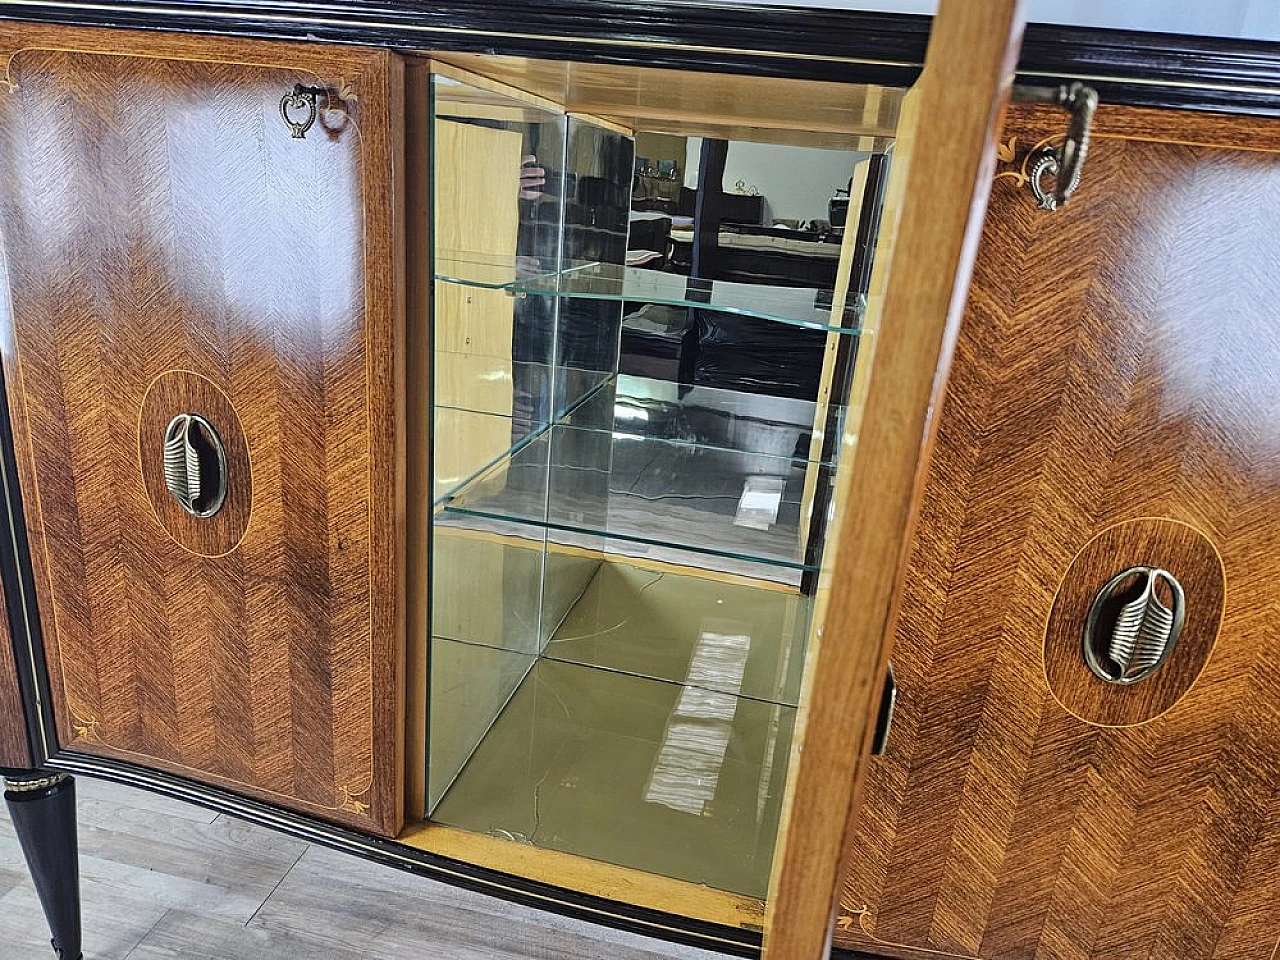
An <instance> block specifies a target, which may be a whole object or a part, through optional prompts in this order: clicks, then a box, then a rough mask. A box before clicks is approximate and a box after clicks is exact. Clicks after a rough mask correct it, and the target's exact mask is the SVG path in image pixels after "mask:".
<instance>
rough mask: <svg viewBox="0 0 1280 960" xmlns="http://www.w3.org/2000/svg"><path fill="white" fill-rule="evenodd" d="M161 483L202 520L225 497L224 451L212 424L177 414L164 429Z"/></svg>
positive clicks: (209, 514) (196, 416)
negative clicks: (162, 476)
mask: <svg viewBox="0 0 1280 960" xmlns="http://www.w3.org/2000/svg"><path fill="white" fill-rule="evenodd" d="M164 485H165V487H166V488H168V490H169V495H170V496H172V497H173V499H175V500H177V501H178V504H179V505H180V506H181V507H182V509H183V510H185V511H186V512H187V513H189V514H191V516H193V517H199V518H200V519H205V518H208V517H212V516H213V515H214V514H215V513H217V512H218V511H219V510H221V509H222V504H223V502H224V501H225V500H226V498H227V454H226V451H225V450H224V449H223V447H222V439H221V438H220V437H219V436H218V431H216V430H214V429H213V424H211V423H209V421H208V420H206V419H205V418H204V417H201V416H199V415H197V414H194V413H180V414H178V415H177V416H176V417H174V418H173V419H172V420H170V421H169V426H168V427H167V428H166V429H165V432H164Z"/></svg>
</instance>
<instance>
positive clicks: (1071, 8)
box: [713, 0, 1280, 40]
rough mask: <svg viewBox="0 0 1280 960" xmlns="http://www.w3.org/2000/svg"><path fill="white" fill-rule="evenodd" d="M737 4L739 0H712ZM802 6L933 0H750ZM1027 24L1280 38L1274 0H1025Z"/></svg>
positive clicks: (890, 8)
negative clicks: (1209, 0) (1208, 1)
mask: <svg viewBox="0 0 1280 960" xmlns="http://www.w3.org/2000/svg"><path fill="white" fill-rule="evenodd" d="M713 2H717V3H737V2H739V0H713ZM752 2H753V3H769V4H785V5H787V6H801V7H843V8H846V9H850V10H879V11H884V12H888V13H927V14H932V13H933V12H934V11H935V10H936V9H937V8H938V2H937V0H752ZM1027 22H1028V23H1069V24H1075V25H1078V26H1082V27H1110V28H1112V29H1116V30H1146V31H1154V32H1160V33H1183V34H1189V35H1191V36H1204V37H1245V38H1248V39H1251V40H1280V3H1277V2H1276V0H1213V2H1212V3H1204V2H1203V0H1194V2H1192V0H1123V2H1119V0H1027Z"/></svg>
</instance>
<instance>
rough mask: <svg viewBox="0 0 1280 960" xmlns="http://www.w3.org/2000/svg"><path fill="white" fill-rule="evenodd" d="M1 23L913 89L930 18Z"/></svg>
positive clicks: (297, 0) (255, 6)
mask: <svg viewBox="0 0 1280 960" xmlns="http://www.w3.org/2000/svg"><path fill="white" fill-rule="evenodd" d="M0 16H4V17H9V18H14V19H24V20H37V21H43V22H52V23H66V24H77V25H85V26H107V27H128V28H132V29H147V30H169V31H180V32H183V31H185V32H201V33H216V34H226V35H232V36H246V37H265V38H275V39H289V40H313V41H314V40H319V41H327V42H339V43H361V44H372V45H383V46H391V47H397V48H400V49H407V50H432V49H436V50H455V51H464V52H476V53H501V54H507V55H513V56H533V57H555V58H561V59H575V60H584V61H592V62H599V63H617V64H626V65H634V66H652V67H672V68H680V69H691V70H709V71H719V72H727V73H750V74H754V75H759V76H777V77H792V78H798V79H822V80H834V81H842V82H875V83H882V84H887V85H898V86H905V85H907V84H910V83H911V82H912V81H913V80H914V79H915V77H916V76H917V75H918V74H919V70H920V66H921V64H922V63H923V62H924V50H925V46H926V44H927V41H928V35H929V18H927V17H911V16H900V15H895V14H878V13H859V12H852V11H843V10H810V9H796V8H778V7H756V6H750V5H742V6H738V5H731V4H718V3H703V2H683V0H647V2H618V3H615V2H605V0H551V2H539V3H533V4H531V3H520V2H515V0H497V2H492V3H490V2H485V0H445V2H442V3H432V2H426V0H404V2H382V3H367V2H366V3H360V2H354V3H306V2H303V0H238V2H237V0H222V2H212V0H155V2H146V0H142V2H139V0H61V2H56V0H54V2H49V0H0Z"/></svg>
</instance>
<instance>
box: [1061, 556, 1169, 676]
mask: <svg viewBox="0 0 1280 960" xmlns="http://www.w3.org/2000/svg"><path fill="white" fill-rule="evenodd" d="M1135 578H1136V579H1135ZM1161 584H1164V585H1165V587H1166V588H1167V590H1168V593H1169V596H1170V598H1171V599H1170V604H1171V605H1170V606H1166V605H1165V603H1164V602H1163V601H1162V600H1161V599H1160V596H1159V588H1160V585H1161ZM1185 618H1186V596H1185V595H1184V594H1183V591H1182V584H1180V583H1178V580H1177V578H1176V577H1174V575H1173V574H1171V573H1170V572H1169V571H1168V570H1161V569H1159V568H1158V567H1130V568H1129V569H1127V570H1122V571H1121V572H1120V573H1117V574H1116V575H1115V576H1114V577H1112V578H1111V579H1110V580H1108V581H1107V582H1106V584H1105V585H1103V587H1102V589H1101V590H1099V591H1098V595H1097V596H1096V597H1094V600H1093V605H1092V606H1091V607H1090V608H1089V619H1088V620H1087V621H1086V623H1085V627H1084V659H1085V663H1087V664H1088V665H1089V669H1090V670H1092V671H1093V673H1094V674H1095V675H1096V676H1097V677H1098V678H1100V679H1102V680H1105V681H1106V682H1107V683H1119V684H1130V683H1137V682H1138V681H1140V680H1145V679H1146V678H1147V677H1149V676H1151V675H1152V674H1153V673H1155V672H1156V670H1158V669H1159V668H1160V665H1161V664H1163V663H1164V662H1165V660H1167V659H1168V658H1169V654H1171V653H1172V652H1173V648H1174V647H1175V646H1177V644H1178V635H1179V634H1181V633H1182V624H1183V622H1184V620H1185Z"/></svg>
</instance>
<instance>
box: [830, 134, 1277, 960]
mask: <svg viewBox="0 0 1280 960" xmlns="http://www.w3.org/2000/svg"><path fill="white" fill-rule="evenodd" d="M1010 113H1011V116H1010V120H1009V122H1008V125H1007V129H1006V132H1005V134H1004V137H1003V139H1004V141H1005V142H1006V144H1007V143H1008V141H1009V140H1010V139H1011V138H1012V139H1013V140H1014V141H1015V142H1014V144H1013V150H1014V151H1015V152H1016V153H1017V154H1018V159H1020V157H1021V155H1022V153H1023V152H1024V151H1025V150H1026V149H1027V147H1029V146H1031V145H1033V144H1035V143H1036V142H1038V141H1040V140H1042V139H1044V138H1046V137H1048V136H1050V135H1052V134H1055V133H1059V132H1060V131H1061V124H1062V119H1061V118H1060V117H1058V116H1055V115H1053V114H1052V113H1045V112H1043V111H1031V110H1027V109H1026V108H1020V109H1019V108H1015V109H1011V111H1010ZM1135 113H1136V114H1138V116H1136V117H1135V116H1133V115H1134V114H1135ZM1098 127H1099V133H1100V134H1101V135H1100V136H1099V137H1097V138H1096V139H1095V141H1094V144H1093V147H1092V150H1091V152H1090V154H1089V158H1088V163H1087V165H1086V168H1085V172H1084V179H1083V183H1082V185H1081V187H1080V191H1079V193H1078V194H1077V196H1076V197H1075V199H1073V200H1072V201H1071V203H1070V204H1069V205H1068V206H1067V207H1066V208H1065V209H1064V210H1062V211H1059V212H1057V213H1054V214H1048V213H1045V212H1042V211H1039V210H1037V209H1036V208H1035V206H1034V203H1033V202H1032V200H1031V199H1030V197H1029V194H1028V192H1027V189H1026V187H1025V186H1024V185H1023V184H1022V183H1021V182H1019V179H1018V177H1017V175H1016V172H1017V170H1018V166H1017V165H1016V164H1015V165H1012V166H1008V167H1004V168H1002V169H1003V170H1004V171H1005V172H1006V174H1007V175H1005V176H1001V177H999V178H998V179H997V182H996V184H995V190H994V193H993V195H992V199H991V206H990V209H989V213H988V217H987V225H986V230H985V234H984V237H983V242H982V248H981V250H980V253H979V256H978V263H977V269H976V273H975V276H974V281H973V286H972V290H971V293H970V296H969V305H968V310H967V315H966V318H965V325H964V328H963V329H962V332H961V336H960V343H959V347H958V351H957V354H956V357H955V362H954V366H953V368H952V373H951V381H950V388H949V395H948V398H947V401H946V406H945V409H944V412H943V414H942V422H941V427H940V433H939V436H938V441H937V448H936V454H935V458H934V461H933V464H932V468H931V476H930V480H929V483H928V487H927V490H926V491H925V494H924V506H923V514H922V518H921V523H920V526H919V530H918V535H917V539H916V544H915V548H914V556H913V560H912V562H911V566H910V569H909V571H908V573H907V587H906V598H905V601H904V607H903V619H902V623H901V627H900V630H899V634H898V638H897V642H896V646H895V649H894V656H893V661H894V664H895V667H896V670H897V676H898V681H899V683H900V685H901V696H900V699H899V706H898V714H897V717H896V719H895V722H894V727H893V733H892V738H891V740H890V745H889V752H888V754H887V755H886V756H885V757H884V758H882V759H881V760H879V761H878V762H877V763H876V764H875V765H874V769H873V771H872V775H871V777H870V779H869V782H868V786H867V792H866V801H865V805H864V806H863V808H862V814H861V816H860V818H859V820H858V826H857V829H856V830H855V832H854V834H853V836H851V837H850V840H849V849H848V861H847V868H846V871H845V876H844V884H843V892H842V905H843V909H842V916H841V918H840V923H839V925H838V931H837V940H838V942H839V943H841V944H843V945H845V946H850V947H855V948H859V949H863V950H868V951H870V952H873V953H877V954H885V955H892V956H901V957H937V956H940V955H941V956H959V957H981V958H984V960H1031V958H1035V960H1050V958H1053V960H1086V958H1096V960H1139V958H1141V960H1209V958H1214V960H1270V958H1271V957H1272V955H1273V952H1274V951H1275V949H1276V944H1277V935H1278V934H1280V904H1278V903H1277V897H1278V896H1280V153H1276V152H1271V151H1274V150H1276V149H1277V148H1278V147H1280V136H1277V134H1280V124H1276V123H1275V122H1274V121H1259V120H1256V119H1247V118H1236V119H1227V118H1221V117H1211V116H1207V115H1193V116H1187V115H1182V116H1169V117H1167V118H1163V119H1162V118H1161V117H1160V116H1159V114H1158V113H1156V112H1150V111H1125V110H1106V109H1105V108H1104V110H1102V111H1101V112H1100V114H1099V121H1098ZM1112 134H1114V136H1111V135H1112ZM1196 144H1215V146H1203V145H1196ZM1231 144H1237V145H1239V146H1240V149H1235V148H1232V147H1231V146H1229V145H1231ZM1245 148H1247V149H1245ZM1006 150H1008V148H1007V147H1006ZM1148 516H1153V517H1168V518H1171V519H1173V520H1177V521H1181V522H1183V523H1186V524H1189V525H1191V526H1192V527H1195V528H1196V529H1197V530H1199V531H1201V532H1202V533H1204V534H1205V535H1206V536H1207V537H1208V539H1209V541H1210V542H1212V544H1213V545H1214V546H1215V547H1216V549H1217V550H1218V552H1219V553H1220V554H1221V557H1222V563H1223V567H1224V570H1225V578H1226V589H1225V594H1226V599H1225V605H1224V619H1223V622H1222V626H1221V631H1220V633H1219V635H1218V638H1217V640H1216V643H1215V645H1214V647H1213V650H1212V654H1211V656H1210V657H1209V660H1208V663H1207V665H1206V666H1205V668H1204V671H1203V673H1201V674H1200V676H1199V677H1198V679H1196V680H1195V683H1194V684H1193V685H1192V686H1191V688H1190V690H1189V691H1187V692H1186V694H1185V695H1184V696H1182V697H1181V699H1179V700H1178V701H1177V702H1176V703H1175V704H1174V705H1173V706H1172V707H1171V708H1170V709H1168V710H1167V712H1164V713H1163V714H1161V715H1159V716H1158V717H1156V718H1155V719H1152V720H1150V721H1149V722H1146V723H1142V724H1140V725H1136V726H1126V727H1123V728H1108V727H1103V726H1095V725H1090V724H1089V723H1086V722H1084V721H1082V720H1080V719H1078V718H1077V717H1076V716H1073V715H1072V714H1071V713H1069V712H1067V710H1065V709H1064V708H1063V707H1062V706H1061V705H1059V703H1058V702H1057V701H1055V699H1054V698H1053V696H1052V695H1051V694H1050V691H1049V688H1048V685H1047V683H1046V679H1045V667H1044V663H1043V644H1044V638H1045V628H1046V623H1047V621H1048V619H1049V614H1050V611H1051V609H1052V607H1053V603H1054V598H1055V593H1056V592H1057V590H1058V587H1059V584H1060V582H1061V580H1062V578H1063V577H1064V575H1065V574H1066V572H1067V570H1068V568H1069V567H1070V565H1071V562H1072V559H1073V558H1074V557H1075V555H1076V553H1077V552H1078V551H1079V550H1080V549H1081V547H1083V546H1084V545H1085V544H1086V543H1087V542H1088V541H1089V540H1090V538H1092V537H1093V536H1094V535H1095V534H1097V533H1098V532H1099V531H1101V530H1103V529H1105V528H1107V527H1109V526H1111V525H1113V524H1116V523H1118V522H1121V521H1126V520H1130V519H1133V518H1138V517H1148ZM1137 562H1141V560H1140V558H1131V557H1121V556H1117V557H1116V558H1115V570H1116V571H1119V570H1120V569H1123V568H1124V567H1126V566H1129V565H1130V564H1131V563H1137ZM1189 599H1190V602H1192V603H1194V602H1195V598H1194V597H1191V598H1189ZM1173 664H1174V661H1171V662H1170V666H1169V667H1168V668H1171V669H1180V668H1178V667H1176V666H1174V665H1173ZM1080 669H1085V668H1084V664H1083V661H1081V663H1080ZM1098 683H1099V686H1102V685H1101V683H1100V681H1099V682H1098ZM895 945H896V946H895ZM912 948H914V949H912Z"/></svg>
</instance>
